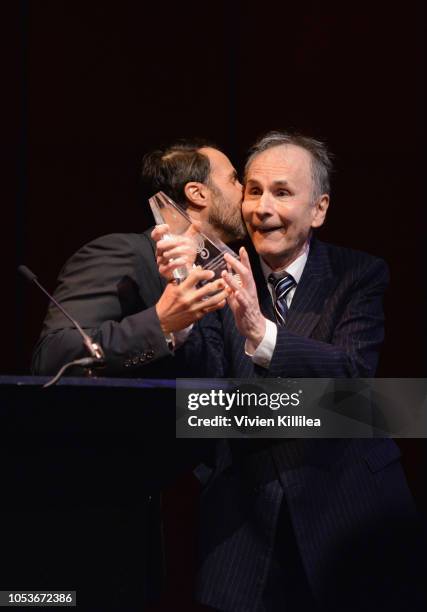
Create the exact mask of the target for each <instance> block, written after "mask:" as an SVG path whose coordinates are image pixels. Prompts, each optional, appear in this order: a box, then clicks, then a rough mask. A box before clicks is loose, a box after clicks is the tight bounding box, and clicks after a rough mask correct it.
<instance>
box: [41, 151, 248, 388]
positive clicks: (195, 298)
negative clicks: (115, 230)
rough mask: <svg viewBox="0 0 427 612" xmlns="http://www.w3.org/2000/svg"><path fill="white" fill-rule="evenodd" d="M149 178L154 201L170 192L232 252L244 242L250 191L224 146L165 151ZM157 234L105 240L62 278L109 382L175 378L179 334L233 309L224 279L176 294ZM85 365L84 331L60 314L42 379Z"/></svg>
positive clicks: (192, 279)
mask: <svg viewBox="0 0 427 612" xmlns="http://www.w3.org/2000/svg"><path fill="white" fill-rule="evenodd" d="M142 174H143V179H144V180H145V181H146V182H148V183H150V184H151V188H152V189H153V193H154V192H155V191H158V190H162V191H164V192H165V193H166V194H167V195H169V196H170V197H171V198H172V199H173V200H175V202H177V203H178V204H180V205H181V206H182V207H183V208H185V209H186V211H187V213H188V214H189V215H190V217H191V218H192V219H193V220H194V221H196V222H197V223H198V225H199V227H200V229H201V230H202V231H206V232H208V233H213V234H216V235H217V236H218V237H219V238H221V239H222V240H224V241H226V242H229V241H233V240H236V239H240V238H242V237H243V235H244V233H245V230H244V226H243V222H242V219H241V199H242V186H241V184H240V183H239V180H238V177H237V173H236V170H235V169H234V168H233V166H232V164H231V163H230V160H229V159H228V158H227V157H226V156H225V155H224V154H223V153H222V152H221V151H220V150H219V149H217V148H216V147H215V146H211V145H209V144H206V143H204V142H203V143H202V142H181V143H179V144H176V145H173V146H171V147H169V148H167V149H165V150H162V151H155V152H153V153H150V154H148V155H146V156H145V158H144V161H143V173H142ZM150 232H151V230H147V231H146V232H143V233H142V234H110V235H108V236H103V237H101V238H98V239H96V240H94V241H93V242H90V243H89V244H86V245H85V246H83V247H82V248H81V249H80V250H79V251H77V253H75V254H74V255H73V256H72V257H71V258H70V259H69V260H68V261H67V263H66V264H65V266H64V267H63V268H62V270H61V273H60V275H59V278H58V287H57V289H56V291H55V294H54V295H55V297H56V299H57V300H58V301H59V302H60V303H61V304H62V305H63V306H64V307H65V308H66V309H67V310H68V312H69V313H70V314H71V315H72V316H73V317H74V318H75V319H76V320H77V321H78V322H79V323H80V324H81V326H82V327H83V329H85V331H86V332H87V333H88V334H89V336H91V338H92V339H93V340H94V341H95V342H96V343H98V344H99V345H100V346H101V347H102V348H103V350H104V353H105V361H106V368H105V369H104V370H103V371H102V372H103V375H114V376H126V377H128V376H132V377H133V376H138V377H142V376H143V377H146V378H157V377H162V378H168V377H169V378H174V377H175V376H176V373H177V370H176V365H177V361H179V360H176V359H174V349H175V345H176V344H179V338H177V339H176V340H177V342H176V343H175V337H174V335H173V334H174V332H179V331H181V330H185V329H186V328H188V327H189V326H190V325H191V324H192V323H193V322H194V321H195V320H197V319H199V318H200V317H201V316H203V315H204V314H205V313H207V312H209V311H211V310H215V309H217V308H221V307H223V306H224V304H225V297H226V291H225V283H224V281H223V280H222V279H219V280H216V281H213V282H211V283H208V284H206V285H205V286H204V287H202V288H197V284H198V283H199V282H200V281H201V280H208V279H211V278H212V276H213V272H210V271H205V270H200V269H195V270H192V271H191V272H190V274H189V276H188V278H187V279H186V280H185V281H184V282H183V283H181V284H180V285H175V284H173V283H169V284H166V282H165V281H164V280H163V279H162V278H161V277H160V276H159V273H158V270H157V265H156V259H155V248H154V243H153V242H152V240H151V238H150ZM171 257H173V254H172V255H171ZM176 263H178V264H179V261H178V262H176ZM209 294H210V295H209ZM184 335H185V332H184ZM84 356H85V352H84V347H83V346H82V341H81V337H80V335H79V334H78V332H77V330H75V329H74V328H73V327H72V326H71V324H70V322H69V321H68V319H66V318H65V317H64V315H63V314H62V313H61V312H60V311H59V310H58V309H57V308H56V307H55V306H53V305H50V306H49V309H48V313H47V316H46V318H45V321H44V325H43V329H42V333H41V336H40V339H39V341H38V343H37V345H36V347H35V351H34V356H33V363H32V370H33V372H34V373H35V374H40V375H47V374H54V373H55V372H56V371H57V370H58V369H59V368H60V367H61V366H62V365H63V364H65V363H68V362H71V361H73V360H75V359H79V358H80V357H84Z"/></svg>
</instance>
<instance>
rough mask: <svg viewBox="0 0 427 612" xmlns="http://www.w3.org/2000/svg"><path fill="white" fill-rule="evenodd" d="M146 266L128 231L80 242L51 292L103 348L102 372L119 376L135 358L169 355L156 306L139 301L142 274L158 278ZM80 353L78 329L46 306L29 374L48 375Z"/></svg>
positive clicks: (82, 352)
mask: <svg viewBox="0 0 427 612" xmlns="http://www.w3.org/2000/svg"><path fill="white" fill-rule="evenodd" d="M147 255H149V254H147ZM151 268H152V266H151V263H150V261H147V258H146V257H144V254H143V253H142V252H141V251H140V252H137V250H136V249H135V245H134V243H133V241H132V239H131V238H130V235H126V234H112V235H109V236H103V237H102V238H99V239H97V240H95V241H93V242H91V243H89V244H87V245H85V246H84V247H83V248H82V249H80V250H79V251H78V252H77V253H75V255H73V256H72V257H71V258H70V259H69V260H68V262H67V263H66V264H65V266H64V268H63V269H62V270H61V273H60V275H59V279H58V281H59V284H58V287H57V289H56V291H55V294H54V295H55V297H56V299H57V300H58V301H59V302H60V303H61V304H62V305H63V306H64V307H65V309H66V310H67V311H68V312H69V313H70V314H71V316H73V317H74V318H75V319H76V320H77V321H78V322H79V323H80V325H81V326H82V327H83V329H84V330H85V331H86V333H88V334H89V336H91V338H92V339H93V340H94V341H95V342H98V343H99V344H100V345H101V346H102V348H103V349H104V352H105V355H106V361H107V363H108V366H107V368H106V370H103V372H105V373H106V374H109V373H110V372H112V373H115V374H118V375H120V373H121V371H123V373H125V372H128V369H127V368H128V367H129V366H130V365H135V364H136V362H135V360H137V362H138V365H143V364H145V363H151V362H152V361H154V360H156V359H160V358H162V357H165V356H168V355H170V354H171V352H170V350H169V348H168V346H167V343H166V341H165V338H164V335H163V333H162V330H161V328H160V324H159V320H158V317H157V313H156V310H155V306H154V305H147V304H144V302H143V301H142V298H141V292H140V284H141V282H144V278H145V279H146V282H147V283H151V284H153V283H158V282H159V280H158V276H156V275H155V271H154V268H153V269H151ZM157 289H158V290H159V292H161V290H160V288H157ZM85 356H87V353H86V351H85V349H84V347H83V345H82V340H81V337H80V335H79V333H78V332H77V330H75V329H74V328H73V327H72V325H71V323H70V322H69V321H68V319H66V318H65V317H64V315H63V314H62V313H61V312H60V311H59V310H58V309H57V308H56V307H54V306H53V305H52V306H50V307H49V309H48V313H47V316H46V319H45V321H44V326H43V330H42V334H41V337H40V340H39V342H38V343H37V345H36V347H35V351H34V355H33V362H32V371H33V373H35V374H40V375H50V374H53V373H55V372H56V371H57V370H58V369H59V368H60V367H61V366H62V365H64V364H65V363H68V362H69V361H72V360H74V359H78V358H80V357H85Z"/></svg>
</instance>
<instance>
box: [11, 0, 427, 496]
mask: <svg viewBox="0 0 427 612" xmlns="http://www.w3.org/2000/svg"><path fill="white" fill-rule="evenodd" d="M12 4H15V6H14V8H13V9H12V11H14V14H13V15H12V19H11V22H10V23H11V28H10V30H11V31H10V33H9V34H10V40H11V46H10V49H12V52H11V51H10V50H9V52H8V53H7V54H6V55H5V56H4V57H6V59H7V60H9V59H10V62H9V69H8V70H7V71H6V73H5V75H6V77H9V76H10V83H11V86H10V85H9V84H6V87H5V89H8V90H9V91H12V92H13V94H14V100H13V102H12V106H11V109H10V111H11V112H10V113H9V110H7V111H6V113H4V116H5V118H6V123H7V126H6V127H7V128H8V129H7V130H6V131H5V134H6V136H5V138H4V140H3V142H2V146H1V147H2V161H3V168H4V169H5V170H6V175H7V176H6V183H7V185H8V186H9V185H10V186H11V192H10V194H8V197H7V199H6V200H5V202H4V206H3V207H2V209H3V210H2V213H3V219H4V226H3V231H2V248H3V249H4V253H3V255H2V264H3V265H2V276H3V288H4V290H3V299H2V310H3V311H4V314H3V315H2V322H3V329H2V340H3V341H2V351H1V364H0V372H1V373H3V374H5V373H15V374H16V373H18V374H25V373H28V368H29V362H30V354H31V348H32V346H33V344H34V342H35V341H36V339H37V336H38V333H39V330H40V326H41V322H42V319H43V316H44V312H45V310H46V301H45V299H44V297H43V296H41V295H39V294H38V293H37V292H36V290H35V288H32V287H27V286H26V285H25V281H24V280H22V279H18V278H17V276H16V266H17V265H18V264H20V263H26V264H27V265H28V266H29V267H31V268H32V269H33V270H34V271H35V272H36V273H37V274H38V275H39V278H40V280H41V281H42V282H44V283H45V285H46V286H47V287H48V288H49V289H53V288H54V285H55V278H56V276H57V274H58V272H59V270H60V268H61V266H62V264H63V262H64V261H65V259H66V258H67V257H68V256H69V255H71V254H72V253H73V252H74V251H75V250H76V249H77V248H78V247H80V246H81V245H82V244H84V243H85V242H86V241H88V240H90V239H92V238H95V237H97V236H100V235H102V234H105V233H110V232H126V231H131V232H138V231H140V230H143V229H145V228H147V227H148V226H149V225H150V224H151V217H150V214H149V212H148V210H147V204H146V196H147V194H145V193H143V192H142V190H141V187H140V184H139V171H140V161H141V157H142V155H143V154H144V153H145V152H146V151H148V150H150V149H152V148H153V147H155V146H157V145H158V144H161V143H168V142H170V141H172V140H174V139H175V138H177V137H185V136H195V135H199V136H203V137H207V138H210V139H213V140H214V141H216V142H217V143H218V144H219V145H220V146H222V147H224V149H225V151H226V152H227V153H228V154H229V156H230V157H231V159H232V160H233V161H234V163H235V164H236V165H237V167H238V168H241V167H242V164H243V161H244V157H245V151H246V150H247V148H248V146H249V145H250V144H251V143H252V142H253V141H254V140H255V139H256V138H257V137H258V136H259V135H260V134H262V133H263V132H265V131H266V130H269V129H277V128H289V127H291V128H295V129H298V130H300V131H302V132H304V133H308V134H311V135H314V136H317V137H319V138H324V139H325V140H326V141H327V142H328V143H329V145H330V148H331V149H332V151H333V152H334V153H335V155H336V174H335V178H334V183H333V194H332V205H331V207H330V212H329V215H328V221H327V224H326V226H325V227H324V228H323V229H322V230H321V233H320V237H321V238H322V239H324V240H329V241H331V242H335V243H337V244H341V245H347V246H350V247H353V248H356V249H362V250H366V251H368V252H370V253H372V254H375V255H378V256H381V257H383V258H384V259H385V260H386V261H387V262H388V264H389V266H390V268H391V286H390V290H389V292H388V294H387V300H386V316H387V330H386V332H387V333H386V342H385V347H384V350H383V353H382V358H381V364H380V369H379V375H381V376H401V377H418V376H424V375H425V365H426V363H425V362H426V350H425V342H426V334H425V313H426V300H425V290H426V280H425V273H424V271H425V236H426V232H425V217H426V215H425V167H424V159H423V154H424V117H423V114H424V108H425V96H424V85H425V81H424V68H425V67H424V59H423V58H424V52H423V28H424V15H423V8H422V5H423V2H422V1H421V0H420V1H419V2H416V1H412V0H408V1H407V2H405V3H403V4H402V3H399V4H397V5H395V6H393V4H392V3H389V2H372V1H370V2H365V1H362V2H353V3H336V4H332V3H331V4H328V3H327V2H310V1H308V0H307V1H305V2H292V3H291V2H285V1H282V2H273V1H270V0H265V1H263V2H251V1H245V2H243V1H236V0H235V1H229V2H220V1H217V2H211V3H204V2H200V1H198V2H174V3H172V2H136V1H135V2H131V1H123V0H122V1H121V2H115V3H106V2H102V1H95V0H92V1H91V2H87V1H82V0H75V1H73V2H68V1H62V0H61V1H58V0H55V1H54V0H43V2H40V1H36V0H33V1H31V0H30V1H28V0H27V1H26V2H23V1H21V2H16V3H12ZM6 23H7V21H6ZM9 55H10V57H9ZM6 77H5V78H6ZM8 80H9V79H8ZM9 118H10V119H9ZM404 446H405V445H404ZM406 446H407V447H408V448H407V449H406V450H407V455H408V456H409V460H408V461H409V465H410V464H411V463H412V473H413V474H416V472H417V465H416V464H417V462H418V459H419V457H420V455H419V452H420V451H419V448H418V450H417V447H416V446H414V445H412V446H411V445H410V444H409V443H408V442H406ZM414 449H415V450H414ZM411 454H412V462H411ZM409 472H411V469H409ZM416 481H417V479H416V478H415V477H413V487H414V488H415V489H417V486H418V488H420V487H421V485H420V484H419V483H418V485H417V482H416ZM418 494H420V490H419V491H418Z"/></svg>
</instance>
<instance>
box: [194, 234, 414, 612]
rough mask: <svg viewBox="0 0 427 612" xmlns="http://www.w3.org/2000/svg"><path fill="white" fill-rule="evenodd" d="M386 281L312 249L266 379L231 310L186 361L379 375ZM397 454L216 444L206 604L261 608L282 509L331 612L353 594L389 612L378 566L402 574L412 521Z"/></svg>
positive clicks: (337, 251)
mask: <svg viewBox="0 0 427 612" xmlns="http://www.w3.org/2000/svg"><path fill="white" fill-rule="evenodd" d="M253 269H254V275H255V278H256V282H257V287H258V292H259V300H260V305H261V309H262V310H263V312H264V314H265V316H267V317H269V318H271V319H273V320H274V317H273V310H272V303H271V297H270V295H269V293H268V289H267V287H266V283H265V280H264V278H263V276H262V272H261V270H260V267H259V264H258V263H257V257H255V259H253ZM387 281H388V272H387V267H386V265H385V263H384V262H383V261H382V260H380V259H377V258H374V257H371V256H369V255H367V254H364V253H361V252H356V251H352V250H349V249H344V248H339V247H335V246H332V245H328V244H325V243H321V242H319V241H317V240H313V241H312V245H311V249H310V253H309V257H308V260H307V264H306V267H305V269H304V272H303V275H302V277H301V280H300V283H299V284H298V287H297V289H296V292H295V295H294V298H293V300H292V304H291V307H290V310H289V313H288V320H287V325H286V328H280V329H279V331H278V337H277V344H276V348H275V351H274V354H273V358H272V361H271V364H270V368H269V369H268V370H265V369H263V368H260V367H258V366H254V364H253V363H252V360H251V359H250V358H249V357H247V356H246V355H245V352H244V339H243V338H242V337H241V336H240V334H239V332H238V331H237V328H236V327H235V324H234V319H233V316H232V313H231V312H230V310H228V309H224V310H223V311H222V312H220V313H219V314H218V313H213V314H212V315H210V316H208V317H205V319H204V320H203V321H202V322H201V323H200V325H199V330H198V331H197V333H194V334H193V336H192V338H191V340H190V342H189V343H188V346H187V351H188V359H189V360H192V367H193V368H194V369H196V368H197V367H198V368H199V374H200V375H202V376H209V377H223V376H224V377H240V378H248V377H252V376H264V377H277V376H283V377H335V378H339V377H370V376H373V375H374V373H375V368H376V364H377V359H378V352H379V349H380V345H381V343H382V340H383V327H384V325H383V323H384V318H383V310H382V299H383V293H384V289H385V287H386V285H387ZM399 456H400V451H399V449H398V447H397V446H396V445H395V443H394V442H393V441H391V440H381V439H375V440H319V439H317V440H308V439H307V440H286V441H281V442H277V441H274V442H273V441H271V442H268V441H247V440H234V441H227V440H222V441H219V442H218V445H217V449H216V458H215V461H214V463H213V472H212V474H211V476H210V478H209V480H208V481H207V483H206V486H205V489H204V492H203V494H202V500H201V534H200V572H199V580H198V597H199V599H200V600H201V601H202V602H203V603H205V604H208V605H211V606H213V607H215V608H218V609H220V610H226V611H230V612H231V611H233V612H249V611H251V612H252V611H253V612H255V611H258V610H264V608H263V607H262V604H261V597H262V593H263V590H264V588H265V585H266V580H267V575H268V572H269V567H270V564H271V560H272V554H273V548H274V544H275V540H276V536H277V530H278V528H279V527H280V525H279V524H278V521H279V520H280V519H279V516H280V508H281V504H282V501H283V500H285V501H286V503H287V506H288V510H289V514H290V517H291V521H292V525H293V529H294V533H295V536H296V540H297V545H298V548H299V551H300V554H301V557H302V561H303V565H304V569H305V572H306V575H307V578H308V580H309V583H310V585H311V589H312V591H313V593H314V595H315V597H317V598H318V599H319V601H323V603H324V604H325V605H327V606H328V609H335V608H334V606H335V605H336V607H337V609H345V610H347V609H348V610H349V609H352V608H350V607H343V601H344V598H348V594H349V593H351V597H352V598H353V600H354V602H356V601H357V597H358V596H360V598H361V601H360V602H359V603H360V605H361V606H362V605H363V606H365V607H366V605H367V603H369V602H371V603H372V602H373V601H376V596H378V597H379V598H380V600H379V601H380V603H384V599H383V593H384V592H387V593H389V592H391V591H392V588H391V587H390V584H388V583H387V584H384V580H385V577H386V576H387V572H386V570H384V571H385V573H384V574H379V572H378V571H377V570H375V569H374V568H375V565H378V564H379V563H381V564H382V566H381V567H384V563H385V561H387V562H388V561H389V560H390V559H391V558H393V565H392V567H393V568H394V569H395V568H396V567H397V565H396V563H395V557H396V555H392V552H393V551H391V550H390V546H389V544H390V538H389V535H390V533H392V534H393V536H392V540H393V542H394V544H395V543H396V539H398V538H396V533H399V531H397V530H396V526H397V525H398V526H399V528H400V529H401V527H402V525H408V524H409V523H408V518H409V519H411V520H412V519H413V518H414V516H415V510H414V506H413V502H412V499H411V496H410V493H409V490H408V488H407V485H406V481H405V478H404V475H403V472H402V469H401V465H400V462H399V461H398V459H399ZM381 526H386V529H385V531H384V529H382V527H381ZM380 527H381V528H380ZM405 539H406V534H405V538H402V541H404V540H405ZM396 548H398V547H396ZM394 552H396V551H394ZM356 559H357V561H358V562H357V563H356ZM353 561H354V563H353ZM373 564H374V565H373ZM373 570H374V571H373ZM373 576H374V577H375V579H373ZM386 582H387V581H386ZM285 609H286V608H285V607H283V602H278V606H277V610H285ZM354 609H355V610H358V609H361V608H358V607H357V606H356V607H355V608H354Z"/></svg>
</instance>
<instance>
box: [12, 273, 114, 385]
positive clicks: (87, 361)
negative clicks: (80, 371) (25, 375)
mask: <svg viewBox="0 0 427 612" xmlns="http://www.w3.org/2000/svg"><path fill="white" fill-rule="evenodd" d="M18 272H19V273H20V274H22V275H23V276H25V278H26V279H27V280H28V281H31V282H33V283H34V284H35V285H37V287H38V288H39V289H40V290H41V291H43V293H44V294H45V295H46V296H47V297H48V298H49V300H50V301H51V302H52V304H55V306H56V307H57V308H59V310H60V311H61V312H62V314H63V315H64V316H65V317H66V318H67V319H68V320H69V321H71V323H72V324H73V325H74V327H75V328H76V329H77V331H78V332H79V334H80V335H81V337H82V340H83V344H84V346H85V347H86V350H87V351H88V352H89V354H90V357H83V359H75V360H74V361H71V362H70V363H67V364H65V365H64V366H63V367H62V368H61V369H60V370H59V372H58V374H57V375H56V376H55V378H53V379H52V380H51V381H50V382H48V383H47V384H46V385H44V387H50V386H51V385H53V384H55V383H56V382H57V381H58V380H59V379H60V377H61V376H62V374H63V373H64V372H65V370H66V369H67V368H69V367H71V366H73V365H78V366H81V367H84V368H90V367H93V366H101V365H104V363H105V361H104V359H105V355H104V351H103V350H102V348H101V346H100V345H99V344H97V343H96V342H94V341H93V340H92V338H91V337H90V336H88V335H87V333H86V332H85V331H83V329H82V328H81V326H80V325H79V323H77V321H76V320H75V319H73V317H72V316H71V315H70V314H69V313H68V312H67V311H66V310H65V308H64V307H63V306H62V305H61V304H60V303H59V302H58V301H57V300H56V299H55V298H54V297H53V295H51V294H50V293H49V292H48V291H46V289H45V288H44V287H43V285H42V284H41V283H40V282H39V281H38V279H37V276H36V275H35V274H34V272H31V270H30V269H29V268H27V266H19V267H18Z"/></svg>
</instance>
